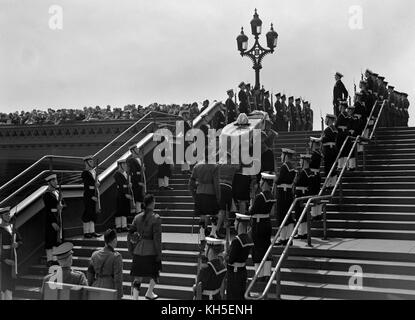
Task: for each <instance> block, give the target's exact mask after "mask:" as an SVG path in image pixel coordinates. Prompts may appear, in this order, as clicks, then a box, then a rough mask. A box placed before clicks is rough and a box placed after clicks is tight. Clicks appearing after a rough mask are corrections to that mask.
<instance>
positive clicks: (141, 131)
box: [100, 123, 153, 166]
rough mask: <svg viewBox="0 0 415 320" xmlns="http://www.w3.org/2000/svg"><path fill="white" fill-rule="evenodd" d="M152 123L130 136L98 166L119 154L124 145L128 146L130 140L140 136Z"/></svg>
mask: <svg viewBox="0 0 415 320" xmlns="http://www.w3.org/2000/svg"><path fill="white" fill-rule="evenodd" d="M152 125H153V123H149V124H147V125H146V126H145V127H144V128H143V129H141V130H140V131H139V132H137V133H136V134H135V135H134V136H132V137H131V138H130V139H128V140H127V141H126V142H125V143H124V144H123V145H122V146H121V147H119V148H118V149H117V150H115V151H114V152H113V153H111V154H110V155H109V156H108V157H106V158H105V159H104V160H103V161H102V162H101V163H100V165H101V166H102V165H103V163H105V162H107V161H108V160H109V159H110V158H112V157H113V156H114V155H115V154H116V153H117V152H119V151H120V150H121V149H122V148H124V147H125V146H126V145H128V144H129V143H130V142H131V141H132V140H134V139H135V138H136V137H137V136H138V135H140V134H142V133H143V131H145V130H147V128H148V127H150V126H152Z"/></svg>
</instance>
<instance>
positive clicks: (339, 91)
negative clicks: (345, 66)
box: [333, 72, 349, 117]
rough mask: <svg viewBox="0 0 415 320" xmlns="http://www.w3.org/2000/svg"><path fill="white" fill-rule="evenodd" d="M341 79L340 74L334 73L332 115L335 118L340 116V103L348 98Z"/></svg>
mask: <svg viewBox="0 0 415 320" xmlns="http://www.w3.org/2000/svg"><path fill="white" fill-rule="evenodd" d="M342 78H343V75H342V74H341V73H340V72H336V74H335V75H334V79H335V81H336V83H335V85H334V89H333V108H334V115H335V116H336V117H337V116H338V115H339V114H340V109H339V104H340V101H344V100H347V98H348V97H349V92H348V91H347V89H346V87H345V86H344V84H343V82H342V80H341V79H342Z"/></svg>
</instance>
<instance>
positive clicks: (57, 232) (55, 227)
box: [43, 174, 64, 267]
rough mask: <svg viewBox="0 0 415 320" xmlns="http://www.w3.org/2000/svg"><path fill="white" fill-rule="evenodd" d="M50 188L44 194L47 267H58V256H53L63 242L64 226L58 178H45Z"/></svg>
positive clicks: (53, 175) (51, 176) (52, 176)
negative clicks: (54, 250)
mask: <svg viewBox="0 0 415 320" xmlns="http://www.w3.org/2000/svg"><path fill="white" fill-rule="evenodd" d="M45 181H46V182H47V183H48V188H47V189H46V191H45V193H44V194H43V202H44V205H45V215H46V219H45V249H46V261H47V266H48V267H50V266H51V265H58V262H57V259H56V256H54V255H53V253H52V252H53V249H54V248H56V247H58V246H59V245H60V244H61V243H62V241H63V225H62V209H63V206H64V204H63V202H62V193H61V191H60V190H59V189H58V177H57V175H56V174H51V175H49V176H47V177H46V178H45Z"/></svg>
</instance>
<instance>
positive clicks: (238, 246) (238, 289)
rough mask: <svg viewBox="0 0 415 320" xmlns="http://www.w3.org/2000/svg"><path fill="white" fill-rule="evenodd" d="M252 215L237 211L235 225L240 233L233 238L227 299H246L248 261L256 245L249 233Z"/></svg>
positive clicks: (228, 261) (228, 256)
mask: <svg viewBox="0 0 415 320" xmlns="http://www.w3.org/2000/svg"><path fill="white" fill-rule="evenodd" d="M250 221H251V217H250V216H247V215H242V214H239V213H237V214H236V218H235V222H234V226H235V230H236V232H237V233H238V235H237V236H236V237H235V238H234V239H233V240H232V243H231V246H230V249H229V252H228V255H227V263H228V273H227V288H226V296H227V300H244V295H245V290H246V280H247V278H248V274H247V270H246V262H247V260H248V257H249V254H250V253H251V249H252V247H253V245H254V243H253V241H252V238H251V236H250V235H249V234H248V227H249V223H250Z"/></svg>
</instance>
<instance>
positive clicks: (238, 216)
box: [235, 213, 251, 222]
mask: <svg viewBox="0 0 415 320" xmlns="http://www.w3.org/2000/svg"><path fill="white" fill-rule="evenodd" d="M235 219H236V220H238V221H246V222H249V221H250V220H251V216H247V215H246V214H240V213H235Z"/></svg>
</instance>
